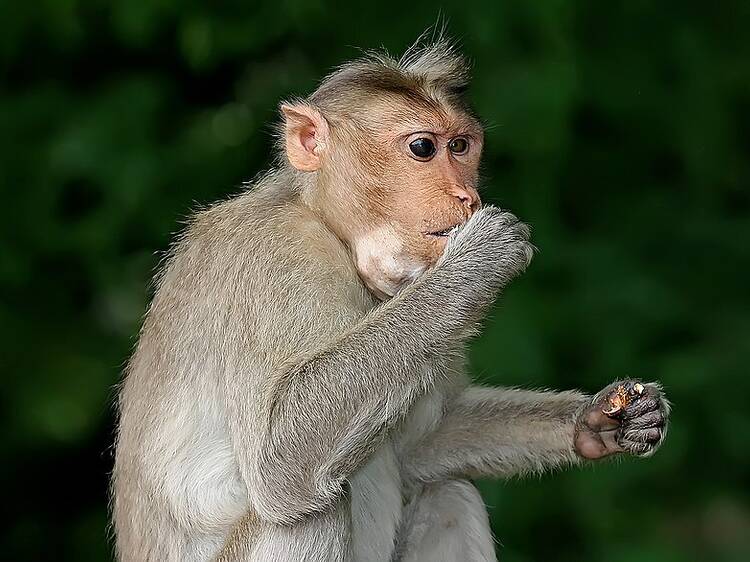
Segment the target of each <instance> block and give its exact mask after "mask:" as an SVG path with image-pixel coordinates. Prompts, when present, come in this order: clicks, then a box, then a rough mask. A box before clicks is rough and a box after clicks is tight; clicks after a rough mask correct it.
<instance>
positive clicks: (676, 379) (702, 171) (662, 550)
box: [0, 0, 750, 562]
mask: <svg viewBox="0 0 750 562" xmlns="http://www.w3.org/2000/svg"><path fill="white" fill-rule="evenodd" d="M443 14H444V15H446V16H447V17H448V18H449V20H450V31H451V33H452V34H453V35H454V36H456V37H457V38H458V39H459V40H460V41H461V42H462V44H463V46H464V48H465V50H466V52H467V53H468V54H469V55H470V56H471V57H472V59H473V60H474V63H475V75H476V78H475V83H474V88H473V99H474V103H475V105H476V107H477V110H478V111H479V113H480V114H481V115H482V116H483V117H484V118H485V119H486V121H487V123H488V126H489V127H490V128H489V131H488V138H487V150H486V160H485V169H484V173H485V178H486V182H485V183H486V191H485V198H486V199H488V200H490V201H493V202H495V203H498V204H500V205H503V206H506V207H509V208H511V209H513V210H514V211H516V212H517V213H518V214H519V215H520V216H521V217H523V218H524V219H526V220H527V221H529V222H530V223H531V224H532V225H533V226H534V229H535V235H534V239H535V242H536V244H537V245H538V246H539V248H540V252H539V254H538V256H537V258H536V260H535V262H534V264H533V266H532V267H531V269H530V270H529V271H528V273H527V274H526V275H525V276H524V277H523V278H522V279H520V280H518V281H516V283H515V284H514V285H513V286H512V287H511V289H510V290H509V291H508V293H507V295H506V298H504V299H503V301H502V303H500V304H499V305H498V308H497V310H496V313H495V314H494V315H493V318H492V319H491V320H490V322H489V325H488V329H487V331H486V333H485V334H484V336H482V337H481V338H480V339H479V340H478V341H477V342H476V345H475V346H474V348H473V363H474V367H475V373H476V375H477V377H479V378H480V379H483V380H488V381H491V382H493V383H499V384H512V385H524V386H529V387H555V388H566V387H578V388H582V389H585V390H587V391H596V390H597V389H599V388H600V387H602V386H603V385H605V384H606V383H608V382H609V381H610V380H612V379H614V378H616V377H622V376H625V375H628V376H642V377H644V378H647V379H659V380H661V381H662V382H663V383H664V386H665V387H666V389H667V392H668V394H669V396H670V398H671V399H672V400H673V402H674V414H673V426H672V430H671V432H670V436H669V438H668V440H667V443H666V445H665V447H664V448H663V449H662V451H660V452H659V454H657V455H656V456H655V457H654V458H652V459H649V460H646V461H640V460H638V461H636V460H623V461H621V462H616V463H605V464H601V465H599V466H597V467H595V468H587V469H581V470H571V471H567V472H563V473H559V474H552V475H546V476H544V477H541V478H537V479H530V480H525V481H521V480H518V481H510V482H497V481H492V482H490V481H487V482H482V483H481V486H482V489H483V492H484V494H485V497H486V500H487V502H488V504H489V505H490V506H491V507H492V517H493V526H494V529H495V532H496V534H497V537H498V539H499V542H500V544H501V546H499V552H500V553H501V557H502V560H504V561H505V562H527V561H531V560H558V561H582V560H608V561H609V562H620V561H623V562H624V561H630V560H638V561H644V562H648V561H660V562H672V561H675V562H677V561H692V560H712V561H719V562H722V561H739V560H750V501H749V500H750V498H749V496H750V489H749V488H748V483H749V478H748V476H750V446H749V445H750V443H749V442H748V441H749V437H748V436H750V415H749V413H748V406H747V397H748V395H750V377H748V365H749V364H750V292H749V290H748V283H749V281H750V279H749V275H750V160H749V157H750V63H749V61H750V35H749V34H748V32H747V29H748V28H749V27H750V25H749V24H750V18H749V16H750V3H747V2H744V1H742V0H736V1H720V2H713V3H685V2H676V1H664V2H658V3H656V2H654V3H651V2H642V1H632V2H597V1H593V0H590V1H561V0H555V1H540V2H528V1H522V0H519V1H497V0H486V1H484V2H470V1H467V2H461V3H460V5H459V6H450V7H446V8H445V9H444V12H443ZM436 17H437V10H436V7H435V6H433V5H423V4H422V5H421V4H419V3H402V2H396V1H393V0H381V1H380V2H377V3H374V2H373V3H369V4H359V3H351V4H349V5H339V4H333V3H331V4H330V5H326V4H325V3H323V2H320V1H315V0H280V1H277V2H273V3H263V2H248V1H243V2H239V1H225V2H210V3H209V2H196V1H181V2H177V1H176V0H110V1H109V2H103V1H101V0H39V1H36V2H20V3H19V2H2V3H0V21H2V29H3V33H2V34H0V131H1V132H2V135H1V136H0V143H2V145H1V146H2V147H1V148H0V187H1V188H2V199H3V201H4V208H5V214H4V216H3V220H2V221H0V233H1V237H0V280H1V282H2V298H1V299H0V330H2V342H3V348H2V350H0V352H1V353H0V366H1V368H2V373H3V375H4V379H3V392H2V393H0V407H1V409H0V418H1V421H2V426H3V428H4V432H3V433H4V439H3V449H4V455H3V458H5V461H3V462H2V464H1V465H0V466H1V468H0V471H1V472H0V474H2V476H3V482H4V483H5V489H6V491H7V494H8V500H9V501H6V502H5V503H6V504H7V505H6V509H4V510H2V512H3V514H4V515H3V516H2V531H0V543H1V546H0V549H1V551H2V552H3V558H4V559H7V560H107V559H109V557H110V556H111V554H110V546H109V543H108V539H107V535H108V529H107V510H106V509H107V508H106V504H107V498H106V496H107V480H108V471H109V470H110V469H111V465H112V455H111V449H110V445H111V442H112V430H113V423H114V422H113V415H112V407H111V404H112V398H113V394H114V391H113V388H114V385H115V384H116V382H117V380H118V377H119V373H120V369H121V365H122V363H123V361H124V360H125V359H126V358H127V356H128V353H129V351H130V349H131V347H132V345H133V343H134V338H135V334H136V333H137V331H138V327H139V323H140V320H141V315H142V313H143V311H144V308H145V306H146V303H147V301H148V298H149V289H148V279H149V278H150V277H151V275H152V272H153V269H154V267H155V266H156V264H157V261H158V256H157V255H156V254H155V251H157V250H164V249H165V248H166V247H167V244H168V241H169V239H170V238H171V236H172V233H173V232H174V231H175V230H176V229H178V228H179V224H180V220H181V219H182V218H184V216H185V215H186V214H187V213H188V210H189V209H190V208H191V207H194V206H195V204H196V203H207V202H210V201H212V200H215V199H217V198H221V197H224V196H225V195H226V194H228V193H231V192H235V191H236V190H237V189H238V187H237V186H239V185H240V182H242V181H243V180H246V179H248V178H251V177H253V176H254V175H255V174H256V173H257V172H258V171H260V170H262V169H263V168H264V167H266V166H267V165H268V164H269V162H270V156H269V150H270V148H269V147H270V144H271V141H270V134H269V132H270V128H269V123H271V122H273V120H274V119H276V109H275V108H276V104H277V102H278V100H279V99H280V98H283V97H285V96H292V95H303V94H305V93H307V92H310V91H311V89H312V88H314V86H315V84H316V82H317V80H319V79H320V77H321V76H322V75H323V74H324V73H325V72H326V70H327V69H329V68H330V67H332V66H333V65H336V64H338V63H340V62H342V61H344V60H347V59H349V58H352V57H354V56H356V55H357V53H358V51H357V49H356V48H354V47H353V46H355V45H356V46H357V47H364V48H371V47H378V46H380V45H384V46H386V47H387V48H389V49H391V50H392V51H394V52H400V51H402V50H403V49H404V48H405V47H406V46H407V45H408V44H409V43H410V42H411V41H412V40H414V39H415V38H416V36H417V35H418V34H419V33H420V32H421V31H422V30H424V29H425V28H426V27H428V26H429V25H430V24H432V23H434V22H435V20H436Z"/></svg>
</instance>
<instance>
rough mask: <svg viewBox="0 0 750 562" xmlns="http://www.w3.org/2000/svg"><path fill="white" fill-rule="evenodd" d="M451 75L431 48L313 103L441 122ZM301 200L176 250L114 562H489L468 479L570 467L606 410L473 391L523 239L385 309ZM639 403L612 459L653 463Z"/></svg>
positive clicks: (140, 398)
mask: <svg viewBox="0 0 750 562" xmlns="http://www.w3.org/2000/svg"><path fill="white" fill-rule="evenodd" d="M465 68H466V66H465V64H463V63H462V61H461V59H460V58H459V57H458V56H457V55H455V53H454V52H453V51H452V50H451V48H450V47H449V46H448V45H447V44H446V43H439V44H438V45H437V46H436V47H434V48H432V49H429V48H428V49H424V50H421V51H419V50H417V51H413V52H410V53H409V54H408V55H407V56H405V58H404V59H402V60H401V61H395V60H393V59H386V58H383V57H381V58H377V57H372V56H371V57H369V58H367V59H366V60H365V61H360V62H357V63H352V64H351V65H347V66H346V67H344V68H343V69H341V70H340V71H339V72H338V73H337V74H335V75H333V76H332V77H329V78H328V79H327V80H326V81H325V82H324V83H323V85H322V86H321V89H320V90H318V92H317V93H316V94H315V95H313V97H312V98H311V100H313V101H315V99H318V100H319V101H320V100H323V99H327V100H329V102H330V100H334V101H335V100H338V101H340V102H342V103H343V102H346V103H354V101H352V100H353V98H351V97H346V96H343V94H342V95H340V96H338V97H337V96H336V95H335V93H336V92H340V91H341V87H342V84H343V83H345V82H346V80H352V79H355V78H356V81H357V83H358V84H360V85H361V84H362V83H363V81H362V77H363V76H367V75H368V73H372V72H374V71H375V70H378V71H379V72H381V77H382V75H383V73H386V74H387V73H392V77H398V78H399V79H400V80H404V81H407V82H408V81H411V82H415V83H418V84H420V88H422V89H423V94H424V95H425V96H429V95H434V96H435V97H437V98H439V97H441V96H442V97H444V98H446V99H449V101H450V100H451V99H453V98H454V97H455V96H457V95H459V93H457V92H458V91H459V90H460V89H461V88H462V87H463V85H465V80H466V75H465ZM363 69H364V70H363ZM365 82H366V81H365ZM326 88H327V89H328V94H329V95H328V97H326V96H324V95H322V94H321V92H323V91H324V90H325V89H326ZM359 91H362V90H359ZM342 100H343V101H342ZM317 105H322V102H321V103H319V104H317ZM340 108H341V107H340V106H339V109H340ZM329 109H331V110H332V109H333V106H331V107H329ZM328 116H329V115H328V114H327V117H328ZM314 182H315V174H301V173H299V172H297V171H295V170H292V169H291V168H290V167H289V166H288V165H281V166H280V168H279V169H277V170H274V171H272V172H270V173H268V174H267V175H265V176H264V177H262V178H261V179H260V180H259V181H258V182H257V184H256V185H255V186H253V187H252V189H249V190H248V191H246V192H245V193H243V194H241V195H239V196H237V197H235V198H232V199H229V200H227V201H224V202H222V203H219V204H216V205H214V206H212V207H210V208H208V209H206V210H204V211H202V212H199V213H198V214H197V215H196V216H195V217H194V218H193V220H192V221H191V223H190V224H189V226H188V228H187V229H186V231H185V233H184V234H183V235H182V236H181V237H180V239H179V240H178V242H177V243H176V245H175V246H174V248H173V250H172V252H171V257H170V258H169V259H168V260H167V262H166V265H165V266H164V268H163V271H162V273H161V275H160V276H159V278H158V280H157V292H156V296H155V298H154V300H153V302H152V303H151V306H150V308H149V311H148V314H147V316H146V320H145V322H144V325H143V328H142V330H141V334H140V339H139V342H138V345H137V348H136V350H135V352H134V354H133V357H132V359H131V361H130V363H129V365H128V367H127V370H126V376H125V380H124V383H123V385H122V389H121V393H120V401H119V412H120V421H119V427H118V435H117V444H116V462H115V470H114V477H113V518H114V524H115V530H116V536H117V555H118V558H119V559H120V560H122V561H123V562H131V561H141V562H142V561H151V560H154V561H198V560H222V561H225V562H230V561H239V560H245V561H247V560H256V561H271V560H273V561H292V560H294V561H298V560H311V561H348V560H356V561H358V562H359V561H363V562H364V561H368V562H369V561H372V562H375V561H382V562H389V561H395V560H404V561H407V560H408V561H416V560H436V558H435V556H436V554H434V553H442V554H441V556H444V559H445V560H448V559H455V558H450V557H449V558H445V556H454V555H452V554H451V555H449V554H447V553H455V552H462V553H463V556H464V559H466V560H476V561H479V560H485V561H486V560H494V550H493V545H492V537H491V534H490V533H489V526H488V523H487V515H486V512H485V511H484V507H483V506H482V504H481V499H480V498H479V496H478V493H477V492H476V490H475V489H474V488H473V486H472V485H471V484H470V483H469V482H468V481H467V480H466V478H470V477H473V476H478V475H482V476H503V477H504V476H510V475H515V474H524V473H527V472H540V471H543V470H546V469H549V468H554V467H559V466H562V465H566V464H574V463H577V462H579V461H580V457H579V456H578V455H577V454H576V452H575V449H574V440H575V438H576V436H577V435H580V432H581V427H582V425H581V424H582V423H583V422H582V421H581V420H582V419H583V418H582V416H584V415H585V414H586V412H589V411H590V409H591V408H596V407H598V406H597V404H598V402H597V401H598V400H601V399H602V397H601V396H598V397H595V398H593V399H592V398H590V397H587V396H585V395H583V394H580V393H577V392H560V393H556V392H532V391H524V390H517V389H490V388H480V387H475V386H472V385H470V383H469V379H468V377H467V375H466V371H465V354H464V350H465V347H466V344H467V341H468V339H469V338H470V337H472V336H473V335H474V334H476V333H477V330H478V325H479V322H480V321H481V319H482V316H483V314H484V313H485V311H486V310H487V308H488V307H489V306H490V305H491V304H492V303H493V301H494V300H495V298H496V296H497V295H498V293H499V292H500V291H501V290H502V288H503V287H504V286H505V285H506V284H507V283H508V282H510V281H511V279H513V278H514V277H515V276H516V275H518V274H519V273H520V272H522V271H523V270H524V269H525V268H526V266H527V265H528V263H529V261H530V260H531V257H532V246H531V245H530V243H529V231H528V228H527V227H526V226H525V225H524V224H523V223H521V222H519V221H518V220H517V219H516V217H515V216H513V215H512V214H510V213H508V212H505V211H501V210H500V209H497V208H494V207H485V208H483V209H482V210H480V211H478V212H476V213H475V214H474V215H473V216H472V217H471V218H470V219H469V221H468V222H467V223H466V224H465V225H463V226H462V227H461V228H460V229H459V230H458V231H457V232H456V233H454V234H453V235H452V238H451V239H450V241H449V243H448V246H447V248H446V250H445V252H444V254H443V256H442V257H441V258H440V260H439V261H438V262H437V264H436V265H435V266H434V267H433V268H431V269H429V270H427V271H426V272H425V273H424V274H422V275H421V276H420V277H419V278H418V279H417V280H416V281H415V282H414V283H412V284H411V285H409V286H408V287H406V288H405V289H403V290H402V291H401V292H400V293H399V294H398V295H396V296H395V297H394V298H392V299H390V300H388V301H387V302H383V303H379V302H378V301H377V300H376V299H375V298H373V296H372V295H371V294H370V293H369V292H368V291H367V289H366V288H365V286H364V285H363V283H362V281H361V280H360V278H359V276H358V272H357V269H356V267H355V265H354V263H353V262H352V258H351V255H350V252H349V248H347V246H346V245H345V244H344V243H343V242H342V241H341V240H340V239H339V238H338V237H337V236H336V235H335V234H334V233H333V232H332V231H331V229H330V228H329V227H328V226H327V225H326V224H325V222H324V221H322V220H321V218H320V216H319V215H318V214H317V213H316V211H315V210H314V209H313V208H311V207H310V206H309V205H308V204H307V203H306V198H305V193H306V191H308V190H310V189H311V188H312V187H313V186H314ZM649 388H651V389H655V387H649ZM654 392H655V394H653V396H652V398H653V400H654V405H655V406H654V408H650V409H647V410H648V411H644V412H642V413H639V414H638V416H635V417H634V418H633V420H631V421H629V422H628V423H629V425H627V424H625V425H623V430H622V431H621V433H620V434H619V435H618V439H619V446H620V447H622V450H628V451H631V452H634V453H637V454H650V453H651V452H653V450H655V448H656V447H657V446H658V444H659V443H660V442H661V439H662V438H663V435H661V434H660V435H659V436H658V437H659V439H656V440H655V441H654V439H653V437H654V435H652V434H653V432H654V431H655V430H654V428H655V427H659V428H661V427H664V419H665V418H666V415H667V414H668V410H666V409H665V408H666V407H665V406H664V404H665V402H663V399H662V397H661V393H660V392H658V389H657V390H654ZM654 410H656V411H658V412H660V414H661V415H659V416H654V415H653V411H654ZM649 415H650V416H652V417H653V418H654V419H653V420H651V418H644V417H643V416H649ZM660 431H661V430H660ZM644 432H646V433H644ZM649 432H650V433H649ZM649 436H650V437H649ZM431 553H432V554H431Z"/></svg>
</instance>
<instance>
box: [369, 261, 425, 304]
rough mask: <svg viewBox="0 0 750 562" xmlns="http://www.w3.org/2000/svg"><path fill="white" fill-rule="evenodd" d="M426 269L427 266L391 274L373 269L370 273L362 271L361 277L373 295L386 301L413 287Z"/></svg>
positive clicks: (414, 267) (400, 269)
mask: <svg viewBox="0 0 750 562" xmlns="http://www.w3.org/2000/svg"><path fill="white" fill-rule="evenodd" d="M425 269H427V267H426V266H413V267H410V268H409V269H408V270H404V269H402V268H399V270H398V271H390V272H389V271H387V270H379V269H375V270H373V269H372V268H371V269H370V270H369V271H360V272H359V276H360V277H361V279H362V281H364V283H365V286H367V288H368V289H369V290H370V292H371V293H372V294H373V295H375V296H376V297H377V298H378V299H380V300H381V301H385V300H388V299H390V298H393V297H395V296H396V295H397V294H398V293H399V292H400V291H402V290H403V289H404V288H405V287H408V286H409V285H411V284H412V283H413V282H414V281H415V280H416V279H417V278H418V277H419V276H420V275H421V274H422V272H424V270H425Z"/></svg>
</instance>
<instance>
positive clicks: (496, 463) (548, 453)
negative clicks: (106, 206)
mask: <svg viewBox="0 0 750 562" xmlns="http://www.w3.org/2000/svg"><path fill="white" fill-rule="evenodd" d="M589 401H590V397H587V396H585V395H583V394H580V393H578V392H575V391H566V392H534V391H528V390H517V389H505V388H484V387H479V386H472V387H469V388H467V389H466V390H465V391H464V392H463V393H462V394H460V395H459V396H458V397H457V398H456V399H455V401H453V402H452V403H451V404H450V405H449V407H448V411H447V412H446V414H445V417H444V418H443V420H442V422H441V424H440V425H439V426H438V427H437V428H436V429H435V431H433V432H432V433H430V434H428V435H427V436H426V437H425V438H424V439H423V440H422V441H421V442H420V443H419V444H418V445H417V446H416V447H415V449H414V450H413V451H411V452H410V453H409V454H408V456H407V459H406V461H405V466H406V468H407V470H408V471H409V473H410V475H411V476H412V477H414V478H416V479H417V480H424V481H433V480H441V479H444V478H446V477H451V476H470V477H479V476H512V475H516V474H523V473H527V472H535V471H536V472H540V471H543V470H545V469H548V468H552V467H556V466H561V465H566V464H573V463H576V462H578V461H579V459H580V457H579V456H578V455H577V454H576V452H575V448H574V437H575V430H576V419H577V417H578V413H579V412H580V411H581V410H582V409H583V408H584V407H585V405H586V404H588V403H589Z"/></svg>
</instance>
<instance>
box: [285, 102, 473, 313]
mask: <svg viewBox="0 0 750 562" xmlns="http://www.w3.org/2000/svg"><path fill="white" fill-rule="evenodd" d="M363 107H364V108H365V109H364V110H363V109H362V108H363ZM281 109H282V112H283V113H284V116H285V134H286V152H287V157H288V158H289V162H290V163H291V164H292V166H294V167H295V168H297V169H298V170H300V171H303V172H312V171H315V172H317V174H316V176H315V183H314V188H313V189H312V190H311V192H309V193H308V196H307V199H308V202H309V203H310V204H311V205H312V206H313V207H314V208H315V209H316V211H317V212H318V213H320V215H321V216H322V217H323V219H324V220H325V221H326V223H327V224H328V226H329V227H330V228H331V229H332V230H333V231H334V232H336V234H337V235H338V236H339V237H340V238H341V239H342V240H344V241H345V242H346V243H347V244H348V245H349V247H350V248H351V250H352V253H353V257H354V261H355V264H356V266H357V270H358V272H359V274H360V276H361V278H362V279H363V281H364V282H365V284H366V285H367V286H368V287H369V288H370V290H371V291H372V292H373V293H374V294H375V295H377V296H378V297H379V298H381V299H386V298H388V297H392V296H393V295H395V294H396V293H397V292H398V291H399V290H401V289H402V288H403V287H404V286H406V285H407V284H408V283H410V282H411V281H413V280H414V279H415V278H416V277H417V276H418V275H419V274H421V273H422V272H423V271H424V270H425V269H427V268H428V267H430V266H431V265H433V264H434V263H435V262H436V261H437V259H438V258H439V257H440V255H441V254H442V253H443V251H444V250H445V245H446V242H447V239H448V236H449V234H450V232H451V230H453V229H454V228H456V227H457V226H459V225H461V224H463V223H464V222H466V221H467V220H468V218H469V217H470V216H471V215H472V214H473V213H474V212H475V211H476V210H477V209H478V208H479V206H480V205H481V201H480V199H479V194H478V193H477V190H476V186H477V181H478V168H479V160H480V157H481V153H482V142H483V132H482V128H481V126H480V125H479V123H478V122H477V120H476V119H474V118H473V117H472V116H470V115H469V114H467V113H465V112H464V111H461V110H459V109H456V108H455V107H453V106H452V105H450V104H449V103H447V102H446V101H438V100H436V99H431V98H426V97H422V98H419V97H417V99H415V98H413V97H412V98H404V97H400V96H398V95H388V94H381V95H380V96H379V97H377V98H375V99H372V98H371V97H368V98H367V99H366V100H363V99H358V100H357V102H356V103H353V104H352V105H351V107H350V110H349V111H347V112H344V113H343V114H338V115H329V118H331V122H330V124H329V121H328V119H327V118H326V117H324V116H323V115H322V114H321V113H320V112H319V111H318V110H317V109H315V108H313V107H311V106H309V105H306V104H292V105H289V104H284V105H282V107H281Z"/></svg>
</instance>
